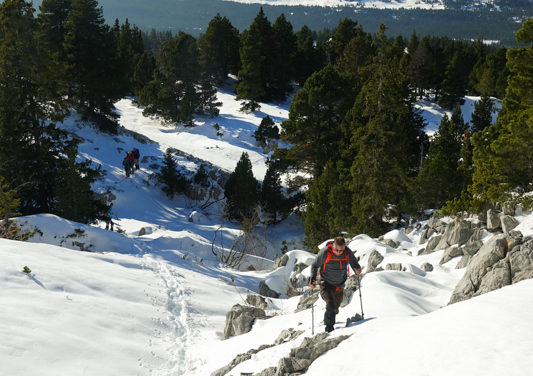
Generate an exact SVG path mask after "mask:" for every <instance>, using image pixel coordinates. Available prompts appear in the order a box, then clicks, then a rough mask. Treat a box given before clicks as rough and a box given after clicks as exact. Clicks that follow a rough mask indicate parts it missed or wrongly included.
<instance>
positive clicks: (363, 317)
mask: <svg viewBox="0 0 533 376" xmlns="http://www.w3.org/2000/svg"><path fill="white" fill-rule="evenodd" d="M357 283H358V284H359V301H360V302H361V318H362V319H363V320H364V319H365V314H364V313H363V297H362V296H361V277H360V276H359V274H357Z"/></svg>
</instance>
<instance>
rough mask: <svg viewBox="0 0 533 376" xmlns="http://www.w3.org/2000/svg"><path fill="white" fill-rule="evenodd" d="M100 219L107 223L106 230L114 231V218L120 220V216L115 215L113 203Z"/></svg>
mask: <svg viewBox="0 0 533 376" xmlns="http://www.w3.org/2000/svg"><path fill="white" fill-rule="evenodd" d="M100 217H101V218H102V220H103V221H104V222H105V229H106V230H111V231H113V218H112V217H115V218H117V219H118V215H116V214H115V213H113V203H111V204H110V205H109V208H108V209H107V210H106V211H104V212H103V213H102V214H101V216H100Z"/></svg>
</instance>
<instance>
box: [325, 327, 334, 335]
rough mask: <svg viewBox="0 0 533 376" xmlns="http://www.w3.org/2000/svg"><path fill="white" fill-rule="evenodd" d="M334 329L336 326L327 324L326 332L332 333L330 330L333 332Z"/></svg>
mask: <svg viewBox="0 0 533 376" xmlns="http://www.w3.org/2000/svg"><path fill="white" fill-rule="evenodd" d="M333 330H335V328H334V327H332V326H326V333H330V332H332V331H333Z"/></svg>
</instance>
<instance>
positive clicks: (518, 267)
mask: <svg viewBox="0 0 533 376" xmlns="http://www.w3.org/2000/svg"><path fill="white" fill-rule="evenodd" d="M507 258H508V260H509V265H510V268H511V281H512V283H517V282H520V281H522V280H524V279H530V278H533V240H532V239H528V240H526V241H525V243H524V244H522V245H516V246H515V247H514V248H513V250H512V251H511V252H510V253H509V255H508V257H507Z"/></svg>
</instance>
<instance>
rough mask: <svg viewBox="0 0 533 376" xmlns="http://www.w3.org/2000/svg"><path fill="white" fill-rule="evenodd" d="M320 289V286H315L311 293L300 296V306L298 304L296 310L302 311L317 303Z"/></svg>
mask: <svg viewBox="0 0 533 376" xmlns="http://www.w3.org/2000/svg"><path fill="white" fill-rule="evenodd" d="M319 290H320V289H319V288H315V289H313V290H311V291H310V292H309V293H306V294H304V295H302V296H301V297H300V301H299V302H298V306H296V310H295V311H294V312H300V311H303V310H304V309H308V308H311V306H312V305H313V304H315V303H316V301H317V300H318V296H319Z"/></svg>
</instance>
